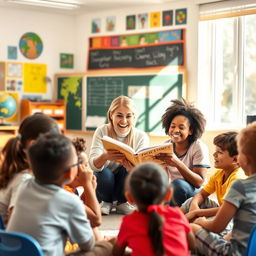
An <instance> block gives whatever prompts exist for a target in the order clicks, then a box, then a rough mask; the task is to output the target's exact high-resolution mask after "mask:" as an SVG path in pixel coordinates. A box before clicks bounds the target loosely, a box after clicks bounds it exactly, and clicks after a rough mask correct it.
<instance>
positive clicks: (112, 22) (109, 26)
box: [106, 16, 116, 32]
mask: <svg viewBox="0 0 256 256" xmlns="http://www.w3.org/2000/svg"><path fill="white" fill-rule="evenodd" d="M115 29H116V17H115V16H111V17H107V18H106V31H107V32H112V31H115Z"/></svg>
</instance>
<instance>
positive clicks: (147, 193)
mask: <svg viewBox="0 0 256 256" xmlns="http://www.w3.org/2000/svg"><path fill="white" fill-rule="evenodd" d="M127 186H128V189H129V191H130V193H131V195H132V197H133V198H134V200H135V202H136V203H137V204H138V205H139V210H140V211H142V212H147V210H148V206H150V205H157V204H160V203H162V202H163V200H164V197H165V195H166V193H167V190H168V188H169V182H168V177H167V175H166V173H165V171H164V169H163V168H162V167H161V166H160V165H157V164H154V163H144V164H141V165H139V166H137V167H135V169H134V170H133V171H132V172H131V173H130V174H129V176H128V179H127ZM149 214H150V218H149V230H148V234H149V236H150V238H151V241H152V245H153V248H154V251H155V253H156V255H157V256H160V255H164V247H163V242H162V240H163V238H162V227H163V220H162V217H161V215H159V214H158V213H157V212H156V211H151V212H150V213H149Z"/></svg>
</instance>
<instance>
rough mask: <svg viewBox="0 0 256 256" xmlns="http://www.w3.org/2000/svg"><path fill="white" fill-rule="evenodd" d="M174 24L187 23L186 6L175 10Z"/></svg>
mask: <svg viewBox="0 0 256 256" xmlns="http://www.w3.org/2000/svg"><path fill="white" fill-rule="evenodd" d="M175 24H176V25H184V24H187V8H184V9H177V10H176V11H175Z"/></svg>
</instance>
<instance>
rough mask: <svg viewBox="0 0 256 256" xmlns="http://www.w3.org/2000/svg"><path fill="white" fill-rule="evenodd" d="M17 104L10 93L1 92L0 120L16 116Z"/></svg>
mask: <svg viewBox="0 0 256 256" xmlns="http://www.w3.org/2000/svg"><path fill="white" fill-rule="evenodd" d="M16 111H17V102H16V100H15V98H14V97H13V96H12V95H11V94H10V93H8V92H0V119H1V120H2V123H3V120H4V119H6V118H10V117H12V116H14V115H15V114H16Z"/></svg>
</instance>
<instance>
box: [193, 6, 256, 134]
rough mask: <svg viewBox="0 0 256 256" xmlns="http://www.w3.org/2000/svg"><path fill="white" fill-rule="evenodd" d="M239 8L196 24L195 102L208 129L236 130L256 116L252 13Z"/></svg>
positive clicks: (254, 20)
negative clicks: (197, 25)
mask: <svg viewBox="0 0 256 256" xmlns="http://www.w3.org/2000/svg"><path fill="white" fill-rule="evenodd" d="M227 2H231V1H227ZM232 2H238V1H232ZM222 7H223V6H222ZM245 7H246V8H247V7H248V6H245ZM245 7H244V5H243V8H245ZM251 7H252V5H250V8H251ZM254 7H256V5H254ZM211 8H212V7H211ZM239 8H241V7H240V6H238V7H237V9H236V12H235V14H234V13H233V15H228V14H230V13H229V11H228V10H229V8H225V9H223V8H219V9H218V8H217V11H220V10H221V11H222V13H221V15H216V12H215V19H214V18H211V19H204V20H202V21H200V22H199V50H198V52H199V61H198V62H199V66H198V82H199V90H198V99H199V100H198V102H199V106H200V107H201V109H202V110H203V111H204V114H205V116H206V118H207V123H208V128H210V129H225V128H227V129H234V128H239V127H241V126H242V125H245V123H246V116H247V115H256V37H255V35H256V11H253V12H251V9H250V12H248V11H247V12H246V10H243V12H241V9H239ZM223 10H224V13H225V14H223ZM230 10H231V9H230ZM232 10H234V8H233V9H232ZM237 10H239V12H237ZM215 11H216V9H215ZM253 13H255V14H253ZM238 14H239V15H238ZM241 14H244V15H241ZM248 14H250V15H248ZM225 16H226V17H225Z"/></svg>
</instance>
